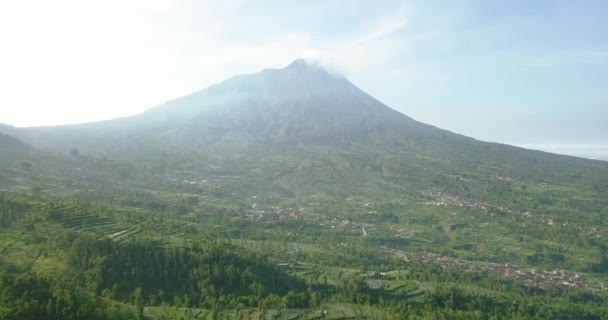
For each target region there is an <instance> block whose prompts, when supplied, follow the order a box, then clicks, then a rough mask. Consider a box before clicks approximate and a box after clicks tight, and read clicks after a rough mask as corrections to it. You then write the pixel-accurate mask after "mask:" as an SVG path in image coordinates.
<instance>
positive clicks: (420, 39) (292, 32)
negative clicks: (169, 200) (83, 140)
mask: <svg viewBox="0 0 608 320" xmlns="http://www.w3.org/2000/svg"><path fill="white" fill-rule="evenodd" d="M607 9H608V5H607V4H606V3H605V2H604V1H583V2H580V3H579V2H576V3H575V2H571V1H534V2H530V1H521V0H518V1H510V2H509V3H508V4H499V3H495V2H487V1H444V2H433V3H432V4H431V3H429V2H427V1H406V2H402V1H382V2H380V3H377V2H358V3H357V5H353V6H349V7H348V8H344V7H343V5H341V4H340V2H327V1H318V2H306V3H289V4H287V3H284V2H281V1H274V2H265V3H264V5H263V6H261V5H259V4H256V3H255V2H248V1H222V2H221V3H220V2H210V1H202V2H200V1H129V2H128V3H124V2H122V1H104V2H103V3H96V4H90V3H87V4H85V3H82V2H79V1H70V0H61V1H53V2H50V1H33V0H27V1H18V2H3V3H2V4H0V27H1V28H0V39H1V41H2V44H3V50H2V51H1V52H0V69H2V70H3V72H2V73H1V74H0V86H1V87H2V88H4V90H3V94H2V95H1V96H0V105H2V106H3V107H2V108H0V122H3V123H8V124H11V125H15V126H40V125H57V124H67V123H79V122H90V121H96V120H102V119H111V118H116V117H120V116H125V115H131V114H135V113H139V112H142V111H144V110H146V109H148V108H150V107H153V106H154V105H156V104H158V103H159V102H162V101H166V100H169V99H173V98H176V97H179V96H183V95H185V94H189V93H191V92H194V91H197V90H200V89H202V88H205V87H207V86H209V85H212V84H214V83H217V82H220V81H222V80H225V79H226V78H228V77H230V76H232V75H234V74H241V73H250V72H256V71H258V70H261V69H263V68H269V67H274V68H279V67H282V66H284V65H287V64H288V63H289V62H291V61H292V60H294V59H295V58H296V57H304V58H307V59H308V60H314V61H318V62H320V63H322V64H323V65H324V66H325V67H328V68H330V69H332V70H336V71H338V72H340V73H341V74H344V75H346V76H347V77H348V78H349V79H351V81H353V83H355V84H357V85H358V86H359V87H361V88H363V89H364V90H366V91H367V92H369V93H370V94H371V95H373V96H374V97H376V98H378V99H379V100H380V101H382V102H384V103H386V104H387V105H389V106H390V107H392V108H394V109H396V110H398V111H400V112H402V113H404V114H406V115H408V116H410V117H412V118H414V119H416V120H419V121H422V122H425V123H429V124H433V125H436V126H438V127H442V128H445V129H448V130H451V131H454V132H458V133H462V134H465V135H469V136H472V137H475V138H478V139H481V140H486V141H495V142H502V143H509V144H516V145H522V146H526V145H535V146H540V147H542V149H544V150H553V151H556V152H564V153H574V154H578V155H581V156H587V155H589V154H590V153H588V152H583V153H579V152H578V149H577V148H569V149H568V150H566V151H562V150H565V149H564V148H565V146H563V147H560V148H549V147H545V146H546V145H573V144H577V145H578V144H585V145H587V146H597V148H596V150H595V151H593V152H592V154H597V155H596V156H595V157H602V156H605V155H606V153H605V149H606V141H608V129H607V128H608V126H606V125H605V124H606V121H605V119H608V114H607V112H608V111H607V110H608V108H606V104H607V102H608V100H607V98H606V94H605V92H604V91H605V88H604V85H603V84H605V83H608V78H607V77H608V76H607V75H608V72H607V71H608V39H607V36H606V34H608V33H607V32H606V30H608V25H607V24H608V22H606V21H605V19H604V17H603V12H605V11H606V10H607ZM108 21H112V23H108ZM75 26H77V27H75ZM593 148H595V147H593Z"/></svg>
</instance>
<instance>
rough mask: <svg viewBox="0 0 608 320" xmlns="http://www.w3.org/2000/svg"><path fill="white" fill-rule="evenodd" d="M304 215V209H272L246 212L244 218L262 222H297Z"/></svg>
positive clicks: (243, 214)
mask: <svg viewBox="0 0 608 320" xmlns="http://www.w3.org/2000/svg"><path fill="white" fill-rule="evenodd" d="M302 214H304V208H296V209H294V208H278V207H272V208H271V210H268V211H266V210H253V209H252V210H245V211H243V213H242V216H243V217H245V218H246V219H248V220H251V221H256V222H261V221H285V220H297V219H299V218H301V217H302Z"/></svg>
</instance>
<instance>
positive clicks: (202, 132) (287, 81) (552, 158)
mask: <svg viewBox="0 0 608 320" xmlns="http://www.w3.org/2000/svg"><path fill="white" fill-rule="evenodd" d="M0 131H5V132H8V133H10V134H12V135H14V136H16V137H18V138H20V139H22V140H23V141H25V142H27V143H29V144H31V145H33V146H36V147H39V148H42V149H45V150H52V151H55V152H59V153H62V154H65V153H67V152H68V150H70V149H71V148H77V149H79V150H80V151H81V153H85V154H91V155H94V156H100V155H103V156H107V157H109V158H113V159H119V160H128V161H136V162H138V163H142V164H147V165H149V166H151V167H154V166H157V165H159V163H162V166H163V167H165V164H166V163H169V164H170V165H171V166H170V167H171V168H173V169H175V170H178V171H187V172H190V174H192V173H195V174H197V175H202V176H208V175H214V174H220V173H219V172H220V171H221V174H230V175H235V176H241V177H242V176H243V175H245V174H248V173H250V172H252V170H253V171H255V172H258V173H259V174H258V175H257V176H252V177H251V178H252V179H254V180H255V179H268V177H274V178H272V179H269V180H267V182H269V183H271V184H273V185H276V184H279V185H283V186H294V185H302V183H303V181H308V180H307V179H306V178H307V176H306V175H310V172H308V173H305V172H306V171H305V170H297V169H298V168H300V169H302V168H308V167H309V166H310V164H309V163H312V168H316V169H311V170H318V171H319V170H321V169H320V168H325V169H328V168H342V169H344V170H342V171H341V170H334V171H332V172H333V173H332V174H335V175H337V176H336V181H337V182H336V184H335V185H334V186H333V188H338V189H339V188H341V187H344V185H343V184H344V183H345V182H346V181H351V183H349V187H351V186H352V181H360V182H361V181H365V183H364V184H369V185H368V188H367V189H374V188H376V187H374V186H376V185H382V184H383V183H386V181H387V179H388V180H390V179H392V180H394V181H392V182H391V183H392V184H394V186H397V187H398V188H404V187H407V186H408V185H409V186H411V185H412V183H411V181H408V180H404V179H406V177H409V178H411V179H415V180H414V181H417V182H416V184H417V185H418V186H419V187H426V188H430V187H432V186H433V181H434V180H433V179H434V177H435V176H436V175H437V174H438V173H445V172H451V174H463V173H467V174H473V175H475V174H479V175H482V176H488V175H505V174H508V175H512V176H515V177H517V178H529V177H531V176H534V177H536V178H538V179H544V180H548V181H552V182H559V181H563V180H568V181H572V182H576V183H577V184H581V185H587V186H593V185H600V186H603V185H604V184H606V182H605V181H606V180H603V179H604V177H606V176H607V175H608V173H607V172H608V164H607V163H603V162H597V161H590V160H583V159H576V158H573V157H567V156H557V155H551V154H547V153H542V152H537V151H528V150H524V149H520V148H515V147H510V146H506V145H500V144H492V143H485V142H480V141H477V140H474V139H471V138H468V137H464V136H461V135H458V134H454V133H451V132H449V131H445V130H441V129H438V128H435V127H433V126H430V125H427V124H423V123H420V122H417V121H415V120H413V119H411V118H409V117H407V116H405V115H403V114H401V113H399V112H397V111H395V110H393V109H390V108H389V107H387V106H386V105H384V104H382V103H381V102H379V101H378V100H376V99H375V98H373V97H371V96H370V95H368V94H366V93H365V92H363V91H362V90H361V89H359V88H357V87H356V86H354V85H353V84H352V83H350V82H349V81H348V80H347V79H345V78H344V77H342V76H339V75H335V74H332V73H330V72H328V71H326V70H324V69H322V68H319V67H317V66H315V65H313V64H310V63H308V62H306V61H304V60H296V61H294V62H293V63H291V64H290V65H289V66H287V67H285V68H283V69H266V70H263V71H261V72H258V73H255V74H250V75H240V76H236V77H233V78H231V79H228V80H226V81H224V82H221V83H219V84H216V85H214V86H211V87H209V88H207V89H205V90H202V91H199V92H196V93H193V94H191V95H188V96H186V97H183V98H179V99H175V100H171V101H168V102H166V103H163V104H161V105H159V106H157V107H155V108H152V109H149V110H147V111H146V112H143V113H141V114H139V115H135V116H131V117H126V118H120V119H115V120H109V121H102V122H95V123H86V124H78V125H68V126H57V127H39V128H25V129H17V128H13V127H0ZM270 160H273V161H274V164H273V165H270V166H269V165H268V164H267V163H268V162H269V161H270ZM303 160H306V161H304V162H302V161H303ZM307 161H308V162H307ZM315 163H316V164H317V165H316V166H315ZM210 168H211V169H210ZM212 168H222V169H221V170H218V169H212ZM325 169H323V170H325ZM328 170H329V169H328ZM321 171H322V170H321ZM308 183H309V184H310V185H309V186H308V187H306V188H310V187H311V186H316V185H317V183H315V182H314V181H309V182H308ZM324 187H325V186H324Z"/></svg>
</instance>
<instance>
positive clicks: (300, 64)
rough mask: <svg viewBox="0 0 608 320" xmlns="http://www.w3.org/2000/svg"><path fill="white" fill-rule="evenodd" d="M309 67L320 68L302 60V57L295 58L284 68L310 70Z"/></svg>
mask: <svg viewBox="0 0 608 320" xmlns="http://www.w3.org/2000/svg"><path fill="white" fill-rule="evenodd" d="M310 69H321V68H320V67H318V66H317V65H316V64H315V63H313V62H311V61H307V60H304V59H302V58H298V59H295V60H294V61H293V62H292V63H290V64H289V65H288V66H287V67H285V70H310Z"/></svg>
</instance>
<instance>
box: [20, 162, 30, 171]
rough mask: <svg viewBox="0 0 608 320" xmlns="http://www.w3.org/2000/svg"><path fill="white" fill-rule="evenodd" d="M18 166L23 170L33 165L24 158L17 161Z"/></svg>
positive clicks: (28, 169)
mask: <svg viewBox="0 0 608 320" xmlns="http://www.w3.org/2000/svg"><path fill="white" fill-rule="evenodd" d="M18 165H19V168H20V169H21V170H23V171H30V170H31V169H32V167H33V165H32V163H31V162H29V161H26V160H23V161H19V164H18Z"/></svg>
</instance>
